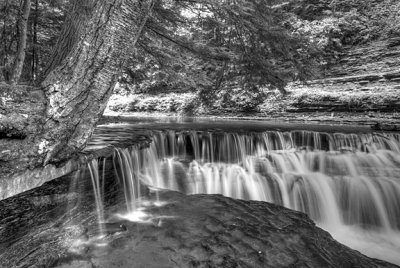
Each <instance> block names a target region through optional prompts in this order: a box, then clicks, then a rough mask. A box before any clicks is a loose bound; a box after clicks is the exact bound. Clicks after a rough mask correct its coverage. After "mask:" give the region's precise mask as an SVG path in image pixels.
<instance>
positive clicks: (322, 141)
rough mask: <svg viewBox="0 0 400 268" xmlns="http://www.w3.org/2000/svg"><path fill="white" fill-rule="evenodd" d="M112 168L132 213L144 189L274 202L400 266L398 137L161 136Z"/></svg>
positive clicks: (126, 153)
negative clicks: (147, 146) (114, 169)
mask: <svg viewBox="0 0 400 268" xmlns="http://www.w3.org/2000/svg"><path fill="white" fill-rule="evenodd" d="M113 161H114V165H115V166H118V167H119V169H118V170H119V171H118V172H117V176H118V179H119V181H120V182H121V184H122V185H123V187H124V191H125V199H126V201H127V202H126V203H127V211H128V212H132V211H134V210H135V209H136V207H137V206H138V204H137V202H136V200H137V199H138V197H140V190H139V189H140V187H138V185H139V182H143V183H145V184H148V185H150V186H153V187H156V188H164V189H170V190H176V191H181V192H184V193H186V194H199V193H206V194H222V195H225V196H228V197H232V198H238V199H249V200H260V201H267V202H272V203H275V204H279V205H283V206H285V207H288V208H291V209H294V210H298V211H302V212H305V213H307V214H308V215H309V216H310V218H312V219H313V220H314V221H315V222H316V223H317V225H318V226H320V227H321V228H323V229H325V230H327V231H329V232H330V233H331V234H332V236H333V237H334V238H335V239H337V240H338V241H339V242H341V243H343V244H346V245H348V246H350V247H352V248H354V249H357V250H359V251H361V252H362V253H364V254H366V255H368V256H370V257H376V258H380V259H384V260H387V261H390V262H393V263H397V264H400V256H399V254H398V253H399V252H400V135H399V134H393V133H380V134H373V133H368V134H341V133H323V132H315V131H264V132H250V133H235V132H222V131H220V132H218V131H217V132H215V131H199V130H196V131H188V130H179V131H175V130H169V131H154V132H153V142H152V143H151V145H150V147H149V148H146V149H141V150H139V149H136V148H125V149H116V152H115V154H114V160H113ZM91 168H92V169H91V170H94V168H95V164H93V163H91ZM92 174H94V172H92ZM97 177H98V174H97ZM99 183H100V182H99V181H97V182H96V181H94V187H95V191H98V192H99V193H100V192H101V190H100V188H99V187H98V186H99ZM100 197H101V195H100V194H99V197H98V198H100ZM97 208H98V209H100V210H101V205H98V206H97Z"/></svg>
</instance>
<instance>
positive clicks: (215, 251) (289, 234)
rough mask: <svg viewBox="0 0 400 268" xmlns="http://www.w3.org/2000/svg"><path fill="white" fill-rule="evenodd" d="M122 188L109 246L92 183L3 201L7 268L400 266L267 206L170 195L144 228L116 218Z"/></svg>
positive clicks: (111, 205) (56, 186)
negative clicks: (98, 219)
mask: <svg viewBox="0 0 400 268" xmlns="http://www.w3.org/2000/svg"><path fill="white" fill-rule="evenodd" d="M114 186H115V185H113V184H110V185H108V188H107V189H109V190H108V193H107V195H106V196H107V198H106V199H107V200H108V201H107V202H106V208H107V209H106V211H107V213H106V220H107V222H108V224H104V225H102V227H104V228H105V229H106V230H105V231H106V233H107V236H106V237H104V238H96V235H97V234H96V232H97V230H98V226H97V224H96V221H95V218H96V214H95V212H94V211H95V207H94V201H93V196H92V194H91V192H90V184H87V183H86V182H85V181H84V180H81V179H80V180H77V179H75V180H67V179H66V178H64V179H62V178H61V179H57V180H55V181H52V182H49V183H46V184H45V185H44V186H42V187H40V188H37V189H35V190H32V191H30V192H28V193H25V194H22V195H19V196H15V197H12V198H9V199H6V200H3V201H0V208H1V209H0V267H43V266H44V267H397V266H395V265H392V264H389V263H387V262H383V261H379V260H375V259H371V258H368V257H366V256H364V255H362V254H361V253H359V252H357V251H355V250H352V249H350V248H348V247H346V246H344V245H341V244H339V243H338V242H336V241H335V240H334V239H333V238H332V237H331V236H330V235H329V234H328V233H327V232H325V231H323V230H322V229H320V228H318V227H316V226H315V224H314V223H313V222H312V221H311V220H310V219H309V218H308V217H307V216H306V215H305V214H303V213H300V212H295V211H292V210H289V209H286V208H283V207H280V206H277V205H273V204H270V203H265V202H256V201H243V200H234V199H231V198H226V197H223V196H220V195H190V196H185V195H183V194H180V193H177V192H171V191H165V192H162V193H161V194H160V200H161V201H162V202H164V205H163V206H155V205H154V203H151V202H147V203H144V205H145V207H144V209H143V210H142V211H141V213H142V215H141V216H140V217H139V220H141V221H140V222H131V221H128V220H126V219H122V218H118V217H116V216H115V213H117V212H120V211H123V210H124V206H125V204H124V199H123V198H121V193H118V190H116V189H117V188H116V187H114ZM82 193H85V194H84V195H82ZM146 200H149V201H151V200H152V201H154V200H155V193H151V194H150V193H148V194H147V197H146ZM121 226H122V227H121ZM108 229H109V230H108Z"/></svg>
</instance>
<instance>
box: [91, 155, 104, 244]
mask: <svg viewBox="0 0 400 268" xmlns="http://www.w3.org/2000/svg"><path fill="white" fill-rule="evenodd" d="M104 167H105V164H104V162H103V172H102V176H101V177H100V174H99V161H98V160H97V159H92V160H91V161H89V162H88V168H89V172H90V178H91V180H92V186H93V193H94V198H95V202H96V212H97V221H98V226H99V235H100V236H104V230H103V223H104V206H103V204H104V181H105V179H104V171H105V170H104Z"/></svg>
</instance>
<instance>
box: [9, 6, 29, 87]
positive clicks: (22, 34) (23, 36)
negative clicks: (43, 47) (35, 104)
mask: <svg viewBox="0 0 400 268" xmlns="http://www.w3.org/2000/svg"><path fill="white" fill-rule="evenodd" d="M30 11H31V0H24V3H23V6H22V15H21V18H19V21H18V28H19V37H18V49H17V55H16V57H15V61H14V66H13V69H12V72H11V77H10V84H11V85H15V84H17V83H18V81H19V78H20V77H21V73H22V67H23V66H24V61H25V49H26V40H27V33H28V18H29V13H30Z"/></svg>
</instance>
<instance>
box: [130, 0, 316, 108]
mask: <svg viewBox="0 0 400 268" xmlns="http://www.w3.org/2000/svg"><path fill="white" fill-rule="evenodd" d="M277 2H280V1H250V0H246V1H232V0H230V1H227V0H225V1H206V0H204V1H197V2H196V1H194V2H189V1H173V2H166V1H165V2H162V1H157V2H156V6H155V8H154V15H153V16H152V17H151V19H150V20H149V22H148V23H147V24H146V27H145V34H144V35H143V36H142V37H141V39H140V40H139V43H138V47H137V50H136V53H135V55H134V57H132V59H131V60H130V63H129V64H128V67H127V69H128V70H127V72H126V74H125V75H124V77H123V82H124V84H129V85H128V86H127V87H128V88H131V89H132V90H133V91H134V92H155V93H157V92H165V91H166V90H172V91H182V90H183V91H197V90H198V91H200V96H201V98H202V101H203V102H206V101H207V100H209V99H211V98H214V97H215V94H217V93H218V91H220V90H228V91H231V92H233V89H235V88H242V89H244V90H250V91H252V90H255V89H260V88H261V87H266V86H268V87H272V88H279V89H281V90H283V88H284V85H285V84H286V83H287V82H288V81H292V80H294V79H305V78H308V77H309V76H310V75H311V74H312V73H313V71H314V69H313V68H311V67H312V64H313V56H315V50H314V49H313V47H311V46H310V45H309V43H308V41H307V40H305V39H304V38H302V37H300V36H299V35H290V34H289V33H288V32H287V31H285V29H284V28H283V27H282V26H281V21H280V16H281V14H280V13H279V12H276V11H275V10H274V9H273V8H271V5H272V4H275V3H277ZM193 3H194V4H193Z"/></svg>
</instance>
